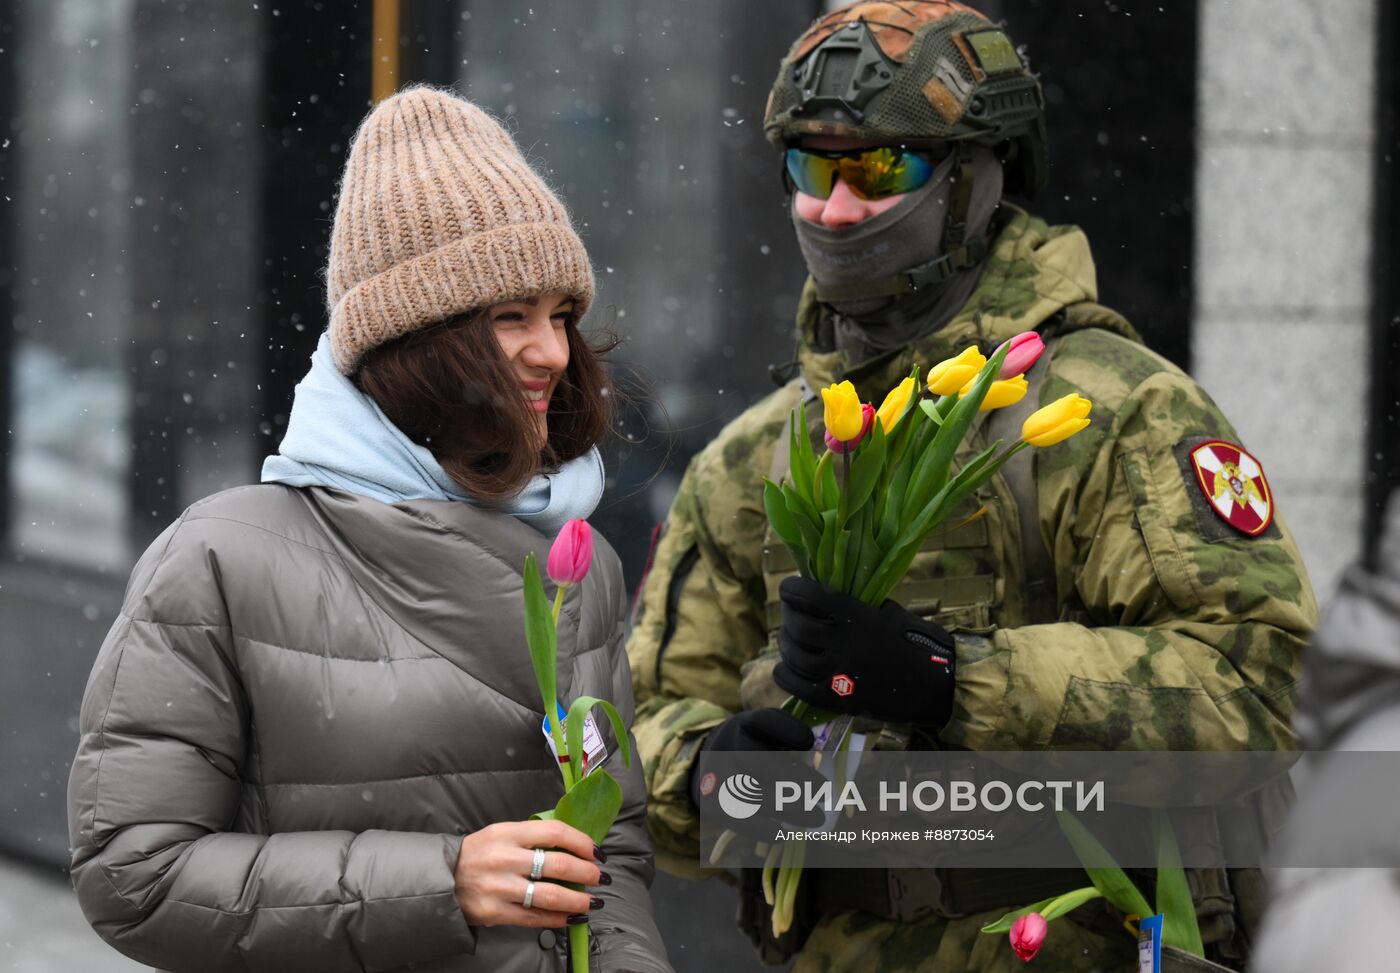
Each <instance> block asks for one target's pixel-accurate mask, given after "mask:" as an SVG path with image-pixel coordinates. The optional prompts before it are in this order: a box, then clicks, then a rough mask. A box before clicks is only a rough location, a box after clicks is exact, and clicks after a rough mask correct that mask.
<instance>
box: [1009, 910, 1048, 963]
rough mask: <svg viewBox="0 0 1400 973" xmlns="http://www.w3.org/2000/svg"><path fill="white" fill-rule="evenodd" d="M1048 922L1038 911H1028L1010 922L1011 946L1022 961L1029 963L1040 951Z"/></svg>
mask: <svg viewBox="0 0 1400 973" xmlns="http://www.w3.org/2000/svg"><path fill="white" fill-rule="evenodd" d="M1049 931H1050V924H1049V923H1048V922H1046V921H1045V917H1044V916H1043V915H1041V914H1040V913H1039V912H1028V913H1026V914H1025V915H1023V916H1022V917H1021V918H1019V919H1017V920H1016V921H1015V922H1014V923H1012V924H1011V948H1012V949H1013V950H1015V951H1016V955H1017V956H1018V957H1020V959H1021V962H1022V963H1029V962H1030V961H1031V960H1033V959H1035V954H1036V953H1038V952H1040V947H1041V945H1042V944H1043V943H1044V942H1045V934H1046V933H1047V932H1049Z"/></svg>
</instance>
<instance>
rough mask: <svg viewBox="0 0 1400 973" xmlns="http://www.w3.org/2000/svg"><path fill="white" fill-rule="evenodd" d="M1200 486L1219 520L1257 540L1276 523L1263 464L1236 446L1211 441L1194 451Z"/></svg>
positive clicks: (1219, 441) (1214, 440)
mask: <svg viewBox="0 0 1400 973" xmlns="http://www.w3.org/2000/svg"><path fill="white" fill-rule="evenodd" d="M1190 458H1191V468H1192V470H1194V471H1195V474H1196V485H1197V486H1198V487H1200V489H1201V492H1202V493H1204V494H1205V497H1206V501H1207V503H1208V504H1209V505H1210V508H1211V510H1213V511H1215V514H1216V516H1217V517H1219V518H1220V519H1221V520H1223V521H1225V523H1227V524H1229V525H1230V526H1231V527H1233V528H1235V530H1237V531H1239V532H1240V533H1241V534H1247V535H1249V536H1250V537H1257V536H1258V535H1260V534H1262V533H1263V532H1264V531H1265V530H1267V529H1268V527H1269V525H1270V524H1271V523H1273V521H1274V498H1273V493H1272V492H1271V491H1270V490H1269V481H1268V480H1267V479H1265V478H1264V468H1263V467H1262V466H1260V465H1259V461H1258V460H1256V459H1255V458H1254V457H1253V456H1251V455H1249V454H1248V453H1246V452H1245V451H1244V448H1243V447H1241V446H1237V445H1235V444H1234V443H1227V442H1224V441H1223V440H1219V439H1211V440H1207V441H1206V442H1203V443H1201V444H1200V445H1199V446H1197V447H1195V448H1194V449H1192V450H1191V453H1190Z"/></svg>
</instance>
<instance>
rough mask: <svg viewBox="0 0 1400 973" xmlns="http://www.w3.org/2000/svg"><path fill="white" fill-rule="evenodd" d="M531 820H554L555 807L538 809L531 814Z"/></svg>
mask: <svg viewBox="0 0 1400 973" xmlns="http://www.w3.org/2000/svg"><path fill="white" fill-rule="evenodd" d="M530 820H531V821H553V820H554V808H550V809H549V810H548V811H536V812H535V813H534V814H532V815H530Z"/></svg>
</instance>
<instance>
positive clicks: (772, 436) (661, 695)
mask: <svg viewBox="0 0 1400 973" xmlns="http://www.w3.org/2000/svg"><path fill="white" fill-rule="evenodd" d="M770 404H771V400H770ZM789 408H790V405H787V406H783V405H773V406H771V407H770V408H764V406H763V405H762V404H761V405H760V406H755V407H754V409H753V410H750V412H749V413H745V415H743V416H741V417H740V418H739V419H737V420H736V421H735V422H734V423H733V424H732V425H731V426H729V427H728V428H727V429H726V430H725V431H724V432H722V433H721V434H720V436H719V437H718V438H717V439H716V440H715V441H714V442H713V443H711V444H710V445H709V446H708V447H706V448H705V449H704V450H703V451H702V452H700V453H699V454H698V455H697V456H696V457H695V459H694V460H693V461H692V462H691V464H690V468H689V469H688V470H687V471H686V475H685V478H684V479H683V480H682V482H681V486H680V490H679V492H678V493H677V495H676V499H675V502H674V503H673V504H672V507H671V512H670V515H669V516H668V518H667V520H666V524H665V528H664V530H663V533H662V536H661V542H660V544H659V545H658V547H657V550H656V555H655V558H654V560H653V562H652V568H651V572H650V574H649V575H648V577H647V579H646V582H645V584H644V585H643V588H642V592H641V605H640V616H639V618H638V621H637V624H636V627H635V628H634V629H633V632H632V635H631V638H630V639H629V641H628V645H627V654H628V658H629V659H630V660H631V664H632V679H633V686H634V689H635V694H636V699H637V720H636V723H635V724H634V727H633V730H634V732H635V734H636V737H637V745H638V748H639V750H640V751H641V755H642V761H643V768H644V770H645V773H646V782H647V794H648V800H649V803H648V807H647V827H648V830H649V831H650V833H651V836H652V841H653V842H654V843H655V846H656V852H657V863H658V864H660V865H661V866H662V867H664V868H666V869H667V870H668V871H673V872H685V871H690V870H692V869H693V868H694V867H695V863H696V861H697V855H698V851H699V844H698V832H699V818H698V816H697V813H696V810H695V808H694V805H693V804H692V802H691V799H690V788H689V781H690V771H691V767H692V766H693V765H694V762H695V755H696V753H697V752H698V751H699V749H700V745H701V743H702V742H703V740H704V734H705V731H707V730H709V729H710V728H711V727H713V726H715V725H716V724H718V723H720V722H722V721H723V720H724V719H725V718H727V717H728V716H729V715H731V714H732V713H735V712H737V711H738V710H739V709H740V708H741V704H740V696H739V684H740V680H741V670H742V667H743V666H744V664H745V663H746V662H748V661H750V660H751V659H753V658H754V657H755V656H756V655H758V654H759V652H760V651H762V649H763V648H764V646H765V645H766V644H767V641H768V633H767V627H766V624H765V618H764V588H763V576H762V547H763V535H764V528H765V525H766V523H767V519H766V517H765V515H764V512H763V508H762V495H763V491H762V477H763V476H764V475H765V474H766V472H767V466H768V464H769V463H771V460H772V455H773V445H774V443H775V442H776V437H777V435H778V433H779V432H780V431H781V430H782V429H783V423H784V422H785V421H786V416H787V411H788V409H789ZM769 416H773V417H779V418H776V420H773V419H769V418H766V417H769ZM687 866H689V867H687Z"/></svg>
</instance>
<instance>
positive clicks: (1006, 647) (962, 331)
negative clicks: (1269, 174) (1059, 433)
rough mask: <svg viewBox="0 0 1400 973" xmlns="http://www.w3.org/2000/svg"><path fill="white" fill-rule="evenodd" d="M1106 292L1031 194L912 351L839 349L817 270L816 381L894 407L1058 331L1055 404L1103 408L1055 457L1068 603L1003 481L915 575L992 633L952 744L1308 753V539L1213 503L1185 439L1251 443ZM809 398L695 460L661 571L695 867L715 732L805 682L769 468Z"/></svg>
mask: <svg viewBox="0 0 1400 973" xmlns="http://www.w3.org/2000/svg"><path fill="white" fill-rule="evenodd" d="M1096 296H1097V285H1096V281H1095V275H1094V265H1093V260H1092V257H1091V255H1090V252H1089V246H1088V241H1087V239H1086V238H1085V237H1084V235H1083V233H1082V232H1080V231H1079V230H1078V229H1076V228H1074V227H1050V226H1047V225H1046V224H1045V223H1044V222H1043V221H1041V220H1039V219H1037V218H1035V217H1033V216H1030V215H1028V214H1026V213H1024V212H1021V211H1019V210H1015V209H1014V208H1011V207H1005V208H1004V212H1003V214H1002V219H1001V229H1000V233H999V235H998V237H997V238H996V241H995V242H994V244H993V248H992V254H991V256H990V257H989V258H988V262H987V265H986V267H985V269H984V271H983V273H982V276H981V278H980V279H979V283H978V285H977V288H976V290H975V291H974V292H973V294H972V295H971V297H970V298H969V300H968V302H967V304H966V305H965V306H964V308H963V309H962V311H960V312H959V313H958V315H957V316H956V317H955V318H954V319H953V320H952V321H951V322H950V323H949V324H947V325H946V326H945V327H943V328H941V329H939V330H938V331H937V332H935V333H934V334H932V335H929V336H927V337H925V338H923V339H921V340H920V341H918V342H916V343H915V344H914V345H913V346H912V347H909V348H907V349H903V350H902V351H901V352H899V353H896V354H892V355H890V356H887V357H886V358H884V359H879V360H876V361H873V362H869V363H864V364H861V365H859V366H857V367H847V364H848V363H846V362H844V361H843V360H842V356H841V354H840V353H839V352H825V353H823V352H821V351H819V350H818V349H819V348H820V346H821V336H820V333H821V329H822V328H823V327H829V323H828V322H827V321H826V320H825V315H826V314H827V313H828V312H826V311H825V310H824V309H823V308H821V306H820V305H818V304H817V303H816V301H815V299H814V298H813V296H812V295H811V290H810V287H809V289H808V292H807V293H806V294H805V295H804V299H803V303H802V307H801V308H800V310H799V338H800V344H799V360H800V363H801V367H802V373H803V377H804V378H805V380H806V382H807V384H808V386H809V387H810V388H820V387H822V386H824V385H826V384H829V383H830V382H831V381H832V380H833V379H838V378H849V379H850V380H852V381H853V382H855V384H856V386H857V388H858V390H859V391H860V393H861V398H862V400H873V401H874V402H876V403H878V402H879V401H880V399H881V397H882V396H883V395H884V393H885V392H886V391H887V390H888V389H889V388H891V387H892V386H893V385H894V384H895V383H896V382H897V381H898V379H899V378H901V377H903V376H904V375H906V374H908V372H909V369H910V366H911V364H913V363H915V362H917V363H918V364H920V366H921V368H922V369H923V370H925V371H926V370H927V368H928V366H930V365H931V364H933V363H935V362H937V361H940V360H942V359H944V358H947V357H951V356H952V355H954V354H956V353H957V352H958V351H959V350H961V349H962V348H964V347H966V346H967V345H968V344H971V343H974V342H977V343H980V344H981V345H982V346H983V348H984V350H985V351H990V349H991V348H992V347H995V345H996V344H998V343H1000V342H1002V341H1004V340H1006V339H1008V338H1010V337H1011V336H1013V335H1014V334H1017V333H1019V332H1021V331H1026V330H1032V329H1040V330H1043V331H1046V332H1051V331H1058V332H1059V333H1060V334H1061V336H1060V337H1059V338H1058V339H1057V340H1056V341H1055V347H1054V350H1053V356H1052V358H1051V360H1050V364H1049V370H1048V374H1047V377H1046V379H1045V381H1044V382H1043V384H1042V387H1041V390H1040V401H1041V402H1042V403H1044V402H1050V401H1053V400H1054V399H1056V398H1058V397H1060V396H1062V395H1065V394H1068V393H1070V392H1077V393H1079V394H1081V395H1083V396H1085V397H1087V398H1089V399H1091V400H1092V401H1093V403H1094V407H1093V413H1092V416H1091V418H1092V420H1093V423H1092V425H1091V426H1090V427H1089V428H1088V429H1087V430H1085V431H1084V432H1082V433H1080V434H1079V435H1078V436H1076V437H1074V438H1073V439H1071V440H1068V441H1067V442H1065V443H1062V444H1060V445H1058V446H1055V447H1051V448H1048V449H1045V450H1037V451H1036V452H1035V464H1034V468H1033V483H1034V490H1035V496H1036V505H1037V509H1038V514H1039V525H1040V529H1041V532H1042V537H1043V540H1044V542H1045V544H1046V547H1047V548H1048V552H1049V555H1050V558H1051V560H1052V562H1053V564H1054V574H1055V577H1054V579H1053V583H1054V587H1055V590H1056V596H1057V603H1058V604H1059V605H1060V606H1061V612H1060V616H1059V618H1058V619H1054V620H1040V621H1041V623H1040V624H1028V622H1029V621H1030V620H1031V619H1030V618H1029V616H1028V614H1027V606H1026V604H1025V601H1024V599H1023V598H1021V597H1020V594H1019V593H1020V591H1021V590H1022V589H1021V586H1020V580H1021V578H1022V572H1023V571H1024V566H1023V562H1022V557H1021V544H1020V542H1019V525H1018V524H1017V517H1016V516H1014V515H1012V514H1008V512H1007V510H1006V507H1007V506H1008V504H1007V503H1006V502H1005V499H1006V497H1007V496H1008V495H1009V489H1008V487H1007V484H1006V483H1005V482H1004V481H1003V480H1002V479H1001V478H1000V477H998V478H996V479H994V480H992V481H991V482H990V483H989V484H988V486H987V487H986V488H984V490H983V492H982V493H981V494H980V495H979V496H978V497H977V498H976V499H977V501H978V502H979V503H981V504H984V505H986V506H987V507H988V508H989V511H990V513H989V515H988V516H986V517H983V518H982V519H981V520H980V521H978V522H977V523H974V524H972V525H969V526H968V527H967V528H962V529H959V530H954V531H951V532H949V533H948V534H947V535H944V536H943V537H941V538H939V539H937V540H936V541H935V542H934V543H933V544H931V545H930V546H929V547H930V549H928V550H926V551H925V552H924V553H921V554H920V556H919V558H918V559H916V561H915V562H914V564H913V566H912V567H911V569H910V572H909V575H908V577H907V578H906V581H905V583H904V584H903V585H902V586H901V588H900V589H897V590H896V591H895V592H894V594H893V597H894V598H895V599H896V600H897V601H900V602H901V603H902V604H905V605H906V606H907V607H910V608H911V610H915V611H919V612H921V613H924V614H928V615H930V616H932V617H933V618H935V619H936V620H938V621H940V622H941V623H943V624H945V625H947V626H948V627H949V628H950V629H952V630H953V631H955V632H963V633H982V634H986V635H988V636H990V637H989V638H982V639H972V640H960V641H959V646H958V681H957V690H956V698H955V705H954V715H953V717H952V721H951V722H950V723H949V724H948V726H947V727H946V728H945V729H944V730H943V732H942V734H941V743H942V744H943V745H949V746H955V747H965V748H969V749H973V750H1026V749H1044V748H1076V749H1108V750H1111V749H1120V748H1122V749H1173V750H1191V749H1202V750H1217V749H1223V750H1230V749H1273V748H1279V749H1291V748H1293V747H1294V746H1295V738H1294V736H1293V733H1292V730H1291V729H1290V719H1291V716H1292V711H1293V705H1294V697H1295V683H1296V677H1297V673H1298V668H1299V653H1300V651H1301V649H1302V647H1303V645H1304V643H1305V640H1306V638H1307V636H1308V634H1309V632H1310V631H1311V629H1312V627H1313V625H1314V623H1315V616H1316V605H1315V603H1314V600H1313V595H1312V591H1311V589H1310V587H1309V584H1308V581H1307V578H1306V574H1305V571H1304V568H1303V564H1302V560H1301V558H1300V556H1299V554H1298V550H1297V547H1296V546H1295V544H1294V541H1293V538H1292V536H1291V534H1290V533H1289V532H1288V529H1287V528H1286V527H1285V526H1284V525H1283V523H1282V521H1281V520H1280V519H1279V518H1277V517H1275V520H1274V526H1271V527H1270V528H1269V529H1268V530H1267V531H1265V532H1264V533H1263V534H1261V535H1260V536H1258V537H1254V538H1251V537H1247V536H1245V535H1244V534H1241V533H1237V532H1235V531H1234V529H1233V528H1231V527H1229V526H1228V525H1226V524H1225V523H1224V522H1223V521H1221V520H1219V519H1217V518H1215V517H1214V516H1213V515H1212V514H1211V513H1210V511H1209V509H1208V508H1207V507H1205V505H1204V503H1203V501H1204V495H1203V494H1202V493H1201V491H1200V489H1199V488H1198V487H1197V486H1196V485H1195V483H1194V482H1193V479H1192V478H1191V477H1190V475H1189V462H1188V461H1186V460H1185V458H1184V452H1183V450H1189V448H1191V447H1192V446H1194V445H1195V444H1198V443H1200V442H1202V441H1204V440H1207V439H1220V440H1228V441H1236V442H1237V441H1238V440H1237V437H1236V435H1235V432H1234V431H1233V429H1232V428H1231V427H1230V425H1229V423H1228V421H1227V420H1226V419H1225V417H1224V416H1223V415H1222V414H1221V412H1220V410H1219V409H1218V408H1217V407H1216V405H1215V404H1214V403H1213V402H1212V401H1211V400H1210V398H1209V397H1208V396H1207V395H1206V393H1205V392H1204V391H1203V390H1202V389H1201V388H1200V387H1199V386H1198V385H1196V383H1195V382H1194V381H1192V380H1191V378H1190V377H1188V376H1187V375H1186V374H1184V373H1183V372H1182V371H1181V370H1180V369H1178V368H1176V367H1175V366H1174V365H1172V364H1171V363H1169V362H1167V361H1166V360H1165V359H1163V358H1161V357H1160V356H1158V355H1156V354H1154V353H1153V352H1151V351H1149V350H1148V349H1147V348H1145V347H1144V346H1143V345H1142V344H1141V342H1140V340H1139V339H1138V338H1137V336H1136V334H1135V333H1134V332H1133V331H1132V329H1131V327H1129V326H1128V324H1127V322H1126V321H1124V320H1123V319H1122V318H1121V317H1120V316H1118V315H1117V314H1115V313H1114V312H1112V311H1109V310H1108V309H1106V308H1101V307H1099V306H1098V305H1096V304H1093V303H1092V302H1093V301H1094V299H1095V297H1096ZM1067 325H1068V326H1067ZM1085 325H1088V326H1087V327H1086V326H1085ZM1066 332H1067V333H1066ZM802 394H803V391H802V383H801V382H800V381H798V380H794V381H792V382H790V383H788V384H787V385H786V386H785V387H783V388H781V389H779V390H778V391H776V392H774V393H773V394H771V395H770V396H768V397H767V398H766V399H764V400H763V401H761V402H759V403H757V404H756V405H754V406H753V407H751V408H750V409H749V410H747V411H746V412H745V413H744V414H743V415H741V416H740V417H739V418H738V419H736V420H735V421H734V422H732V423H731V424H730V425H729V426H728V427H726V428H725V429H724V430H723V431H722V432H721V433H720V435H719V436H718V438H717V439H715V441H714V442H712V443H711V444H710V445H709V446H708V447H706V448H705V449H704V450H703V451H701V452H700V453H699V454H698V455H696V456H695V457H694V459H693V460H692V462H691V464H690V467H689V469H688V470H687V472H686V475H685V477H684V480H683V481H682V483H681V486H680V490H679V493H678V495H677V497H676V499H675V502H674V504H673V506H672V508H671V512H670V515H669V518H668V520H667V522H666V525H665V529H664V532H663V535H662V539H661V541H660V544H659V546H658V548H657V551H656V554H655V558H654V561H653V567H652V570H651V572H650V575H649V577H648V578H647V580H646V583H645V585H644V587H643V590H642V594H641V604H640V608H639V618H638V622H637V625H636V627H635V629H634V631H633V633H632V636H631V639H630V642H629V645H628V654H629V657H630V659H631V664H632V672H633V679H634V685H635V689H636V698H637V722H636V725H635V727H634V729H635V733H636V737H637V741H638V745H639V748H640V750H641V753H642V755H643V759H644V767H645V773H646V778H647V783H648V789H649V797H650V804H649V809H648V827H649V829H650V831H651V834H652V837H653V840H654V841H655V843H656V849H657V858H658V861H659V862H661V863H662V864H663V865H665V866H666V867H667V868H668V869H670V870H673V871H677V872H681V873H694V869H695V866H696V865H697V863H698V862H697V857H698V845H697V834H698V818H697V813H696V811H695V808H694V806H693V804H692V802H691V799H690V796H689V788H688V780H689V776H690V770H691V767H692V765H693V762H694V759H695V755H696V753H697V751H698V749H699V746H700V743H701V742H702V740H703V735H704V733H705V731H706V730H708V729H709V728H710V727H712V726H714V725H716V724H717V723H719V722H721V721H723V720H724V719H725V718H726V717H727V716H729V715H730V714H732V713H734V712H736V711H738V710H739V709H741V708H753V707H757V706H766V705H777V704H778V703H779V702H780V701H781V699H782V694H781V693H780V692H779V691H778V690H777V689H776V686H773V685H772V683H771V678H770V677H769V673H770V672H771V659H772V656H773V654H774V653H773V649H772V647H771V646H772V644H773V634H774V631H775V629H776V626H777V623H778V617H777V612H776V597H775V589H776V584H777V581H778V580H780V579H781V577H782V576H783V573H784V572H785V571H787V572H790V571H791V570H792V568H791V564H792V561H791V558H790V556H788V555H787V552H786V551H785V550H776V549H775V548H781V547H782V545H781V542H777V543H774V542H773V539H772V534H771V533H770V532H769V531H768V529H767V521H766V517H765V515H764V511H763V501H762V495H763V491H762V480H763V477H764V476H766V475H771V473H772V472H773V467H774V465H775V464H774V454H775V449H777V447H778V444H779V442H780V440H782V439H783V434H784V431H785V428H786V424H787V422H788V416H789V414H790V412H791V411H792V409H793V408H794V406H795V405H796V404H797V403H798V401H799V399H800V397H801V396H802ZM816 411H817V412H818V413H819V412H820V409H817V410H816ZM970 445H972V437H970ZM1010 506H1011V507H1013V508H1014V500H1012V502H1011V504H1010ZM903 739H904V740H905V741H906V742H907V741H908V740H909V737H908V735H907V734H906V735H904V736H903ZM887 745H888V744H887ZM914 745H915V746H918V745H921V744H920V742H919V741H918V740H917V738H916V739H915V742H914Z"/></svg>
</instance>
